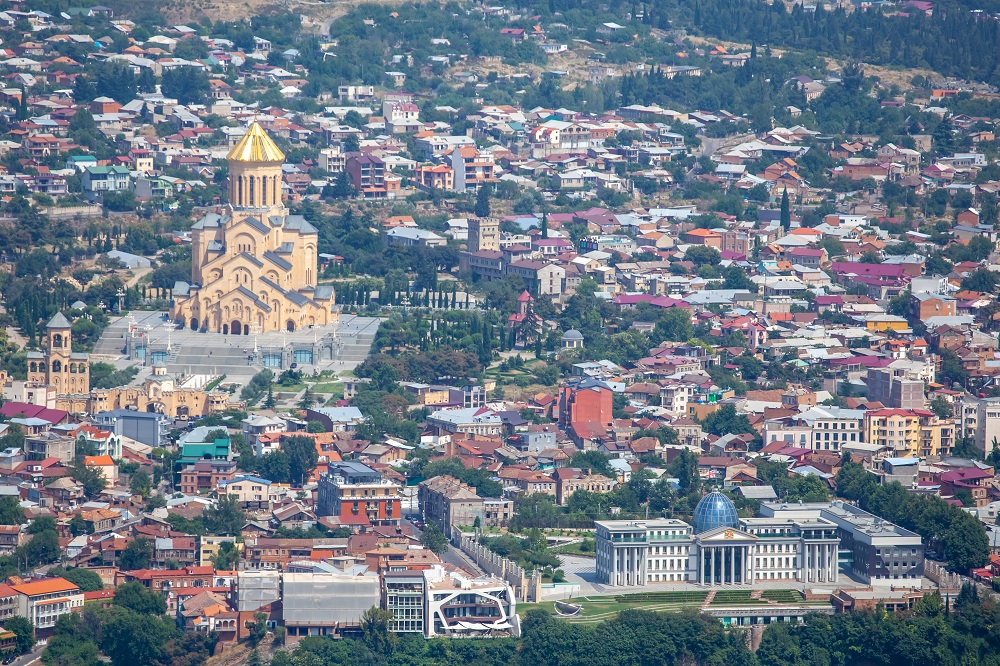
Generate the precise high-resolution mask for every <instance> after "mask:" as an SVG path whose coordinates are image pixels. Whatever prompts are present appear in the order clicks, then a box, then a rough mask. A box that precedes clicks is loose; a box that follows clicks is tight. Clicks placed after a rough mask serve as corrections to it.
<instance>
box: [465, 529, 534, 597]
mask: <svg viewBox="0 0 1000 666" xmlns="http://www.w3.org/2000/svg"><path fill="white" fill-rule="evenodd" d="M451 540H452V543H455V544H457V545H458V547H459V548H461V549H462V552H464V553H465V554H466V555H468V556H469V557H470V558H472V561H473V562H475V563H476V565H477V566H478V567H479V568H480V569H482V570H483V571H485V572H486V573H487V574H489V575H491V576H495V577H497V578H499V579H501V580H505V581H507V583H508V584H509V585H510V586H511V587H512V588H513V589H514V596H515V598H516V599H517V600H518V601H519V602H528V603H535V602H538V601H541V600H542V576H541V574H539V573H538V571H537V570H536V571H533V572H531V573H530V574H529V573H527V572H526V571H525V570H524V568H523V567H520V566H518V565H517V564H516V563H514V562H512V561H511V560H509V559H507V558H506V557H501V556H500V555H497V554H496V553H494V552H493V551H492V550H490V549H489V548H487V547H486V546H484V545H482V544H480V543H478V542H477V541H476V539H475V537H474V536H472V535H468V534H465V533H463V532H462V531H461V530H459V529H458V528H457V527H454V526H452V534H451Z"/></svg>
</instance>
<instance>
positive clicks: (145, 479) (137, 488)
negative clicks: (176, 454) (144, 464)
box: [129, 469, 153, 497]
mask: <svg viewBox="0 0 1000 666" xmlns="http://www.w3.org/2000/svg"><path fill="white" fill-rule="evenodd" d="M129 489H130V490H131V491H132V492H133V493H135V494H136V495H142V496H143V497H149V495H150V493H152V491H153V481H152V479H150V478H149V473H148V472H147V471H146V470H144V469H140V470H139V471H138V472H136V473H135V474H133V475H132V479H131V480H130V481H129Z"/></svg>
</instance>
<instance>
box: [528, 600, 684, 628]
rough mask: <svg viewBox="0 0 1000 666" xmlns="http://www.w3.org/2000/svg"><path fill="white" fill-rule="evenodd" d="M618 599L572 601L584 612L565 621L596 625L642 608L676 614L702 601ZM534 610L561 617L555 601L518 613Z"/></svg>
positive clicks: (529, 607)
mask: <svg viewBox="0 0 1000 666" xmlns="http://www.w3.org/2000/svg"><path fill="white" fill-rule="evenodd" d="M616 599H618V597H581V598H579V599H570V600H568V602H567V603H571V604H577V605H580V606H582V610H581V611H580V614H579V615H577V616H573V617H566V618H565V619H566V620H567V621H568V622H572V623H574V624H576V623H581V624H594V623H597V622H603V621H604V620H610V619H612V618H613V617H615V616H616V615H618V613H619V612H621V611H623V610H628V609H629V608H641V609H643V610H650V611H661V612H665V613H676V612H679V611H681V610H684V609H685V608H698V607H699V606H700V605H701V602H700V601H686V602H678V601H674V602H664V601H647V602H634V601H630V602H621V601H617V600H616ZM534 608H542V609H545V610H547V611H549V612H550V613H552V614H554V615H559V614H558V613H557V612H556V610H555V602H553V601H543V602H542V603H538V604H518V606H517V612H518V615H521V616H523V615H524V614H525V613H527V612H528V611H530V610H532V609H534Z"/></svg>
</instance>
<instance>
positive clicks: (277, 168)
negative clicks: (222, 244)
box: [226, 121, 285, 210]
mask: <svg viewBox="0 0 1000 666" xmlns="http://www.w3.org/2000/svg"><path fill="white" fill-rule="evenodd" d="M226 161H228V162H229V203H230V205H231V206H232V207H233V208H234V209H237V210H247V209H255V210H260V209H271V208H279V207H281V205H282V204H281V165H282V164H283V163H284V161H285V154H284V153H282V152H281V149H280V148H278V146H277V144H276V143H274V140H273V139H271V137H270V136H268V135H267V132H265V131H264V128H262V127H261V126H260V125H259V124H258V123H257V122H256V121H255V122H254V123H253V124H252V125H250V128H249V129H248V130H247V133H246V134H244V135H243V137H242V138H241V139H240V140H239V141H238V142H237V143H236V145H235V146H233V148H232V150H230V151H229V154H228V155H227V156H226Z"/></svg>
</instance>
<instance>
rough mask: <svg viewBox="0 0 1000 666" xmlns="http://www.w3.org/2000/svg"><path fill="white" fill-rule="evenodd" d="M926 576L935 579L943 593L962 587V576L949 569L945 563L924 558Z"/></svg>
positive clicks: (955, 590) (958, 589) (956, 590)
mask: <svg viewBox="0 0 1000 666" xmlns="http://www.w3.org/2000/svg"><path fill="white" fill-rule="evenodd" d="M924 576H925V577H927V578H929V579H931V580H932V581H934V582H935V583H936V584H937V586H938V589H939V590H940V591H941V593H942V594H943V593H945V592H958V591H960V590H961V589H962V577H961V576H959V575H958V574H957V573H954V572H952V571H948V569H947V568H945V566H944V565H942V564H938V563H937V562H931V561H930V560H924Z"/></svg>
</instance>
